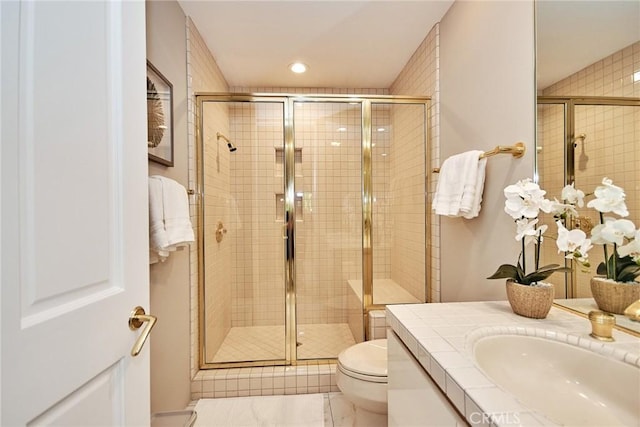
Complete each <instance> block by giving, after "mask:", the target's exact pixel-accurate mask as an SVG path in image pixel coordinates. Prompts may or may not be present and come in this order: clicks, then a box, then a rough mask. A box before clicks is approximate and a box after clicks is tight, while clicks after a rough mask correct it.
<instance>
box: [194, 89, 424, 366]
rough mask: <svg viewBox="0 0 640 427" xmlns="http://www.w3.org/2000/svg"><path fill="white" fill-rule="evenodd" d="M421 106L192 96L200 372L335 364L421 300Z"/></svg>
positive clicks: (392, 101)
mask: <svg viewBox="0 0 640 427" xmlns="http://www.w3.org/2000/svg"><path fill="white" fill-rule="evenodd" d="M428 101H429V99H428V98H417V97H392V96H364V95H350V96H339V95H275V94H274V95H269V94H261V95H256V94H251V95H249V94H198V95H197V96H196V104H197V106H196V107H197V121H198V123H197V135H196V136H197V137H196V140H197V153H198V158H197V159H196V161H197V164H198V183H197V187H198V189H197V194H198V195H199V197H198V200H199V215H198V217H199V221H198V239H199V240H198V243H199V245H198V246H199V257H198V259H199V282H200V286H199V296H198V298H199V308H200V313H199V314H200V318H199V325H198V326H199V336H200V366H201V367H202V368H216V367H231V366H264V365H286V364H298V363H304V361H309V360H314V361H317V360H322V359H334V358H336V357H337V355H338V353H339V352H340V351H341V350H342V349H344V348H346V347H348V346H350V345H353V344H354V343H355V342H359V341H362V340H363V339H364V338H365V336H364V334H365V330H366V328H365V326H366V322H367V313H368V311H369V310H371V309H375V308H381V307H384V305H385V304H387V303H410V302H426V301H427V295H428V289H427V281H426V272H427V271H428V269H427V260H428V257H427V253H426V247H427V245H426V230H427V224H426V218H427V215H426V198H425V194H426V193H425V189H426V155H427V129H428V126H427V111H428V106H429V105H428Z"/></svg>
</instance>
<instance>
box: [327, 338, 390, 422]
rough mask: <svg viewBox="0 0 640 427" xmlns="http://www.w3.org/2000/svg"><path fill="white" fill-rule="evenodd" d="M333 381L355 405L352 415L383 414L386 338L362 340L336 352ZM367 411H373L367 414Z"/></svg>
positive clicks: (385, 388)
mask: <svg viewBox="0 0 640 427" xmlns="http://www.w3.org/2000/svg"><path fill="white" fill-rule="evenodd" d="M336 383H337V385H338V388H339V389H340V391H342V394H343V395H344V396H345V397H346V398H347V399H348V400H349V401H350V402H351V403H353V405H354V406H355V408H356V416H357V417H358V415H360V418H361V419H362V418H363V416H376V415H377V416H378V417H381V416H384V419H385V421H386V414H387V340H386V338H385V339H378V340H372V341H365V342H361V343H359V344H356V345H353V346H351V347H349V348H347V349H345V350H343V351H342V352H341V353H340V354H339V355H338V369H337V370H336ZM368 413H373V414H370V415H367V414H368Z"/></svg>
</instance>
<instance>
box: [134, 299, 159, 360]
mask: <svg viewBox="0 0 640 427" xmlns="http://www.w3.org/2000/svg"><path fill="white" fill-rule="evenodd" d="M157 321H158V318H157V317H156V316H152V315H150V314H145V312H144V308H142V307H140V306H137V307H136V308H134V309H133V311H132V312H131V316H129V329H131V330H132V331H135V330H136V329H139V328H140V327H141V326H142V325H143V324H144V323H145V322H146V324H147V326H145V327H144V329H143V330H142V332H141V333H140V336H138V339H137V340H136V342H135V344H133V348H132V349H131V355H132V356H133V357H136V356H137V355H138V354H140V350H142V346H144V343H145V342H146V341H147V338H148V337H149V334H150V333H151V329H153V327H154V326H155V324H156V322H157Z"/></svg>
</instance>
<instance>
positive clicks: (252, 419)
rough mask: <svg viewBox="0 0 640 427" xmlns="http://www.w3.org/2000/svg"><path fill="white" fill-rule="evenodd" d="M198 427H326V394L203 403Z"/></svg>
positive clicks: (196, 426)
mask: <svg viewBox="0 0 640 427" xmlns="http://www.w3.org/2000/svg"><path fill="white" fill-rule="evenodd" d="M195 410H196V413H197V414H198V416H197V419H196V422H195V425H194V427H249V426H265V427H266V426H273V427H276V426H278V427H281V426H282V427H285V426H287V427H323V426H324V425H325V420H324V397H323V395H322V394H299V395H292V396H256V397H234V398H224V399H201V400H199V401H198V403H197V404H196V407H195Z"/></svg>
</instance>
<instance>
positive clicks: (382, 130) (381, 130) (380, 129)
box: [378, 128, 386, 132]
mask: <svg viewBox="0 0 640 427" xmlns="http://www.w3.org/2000/svg"><path fill="white" fill-rule="evenodd" d="M385 130H386V129H385V128H378V132H384V131H385Z"/></svg>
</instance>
